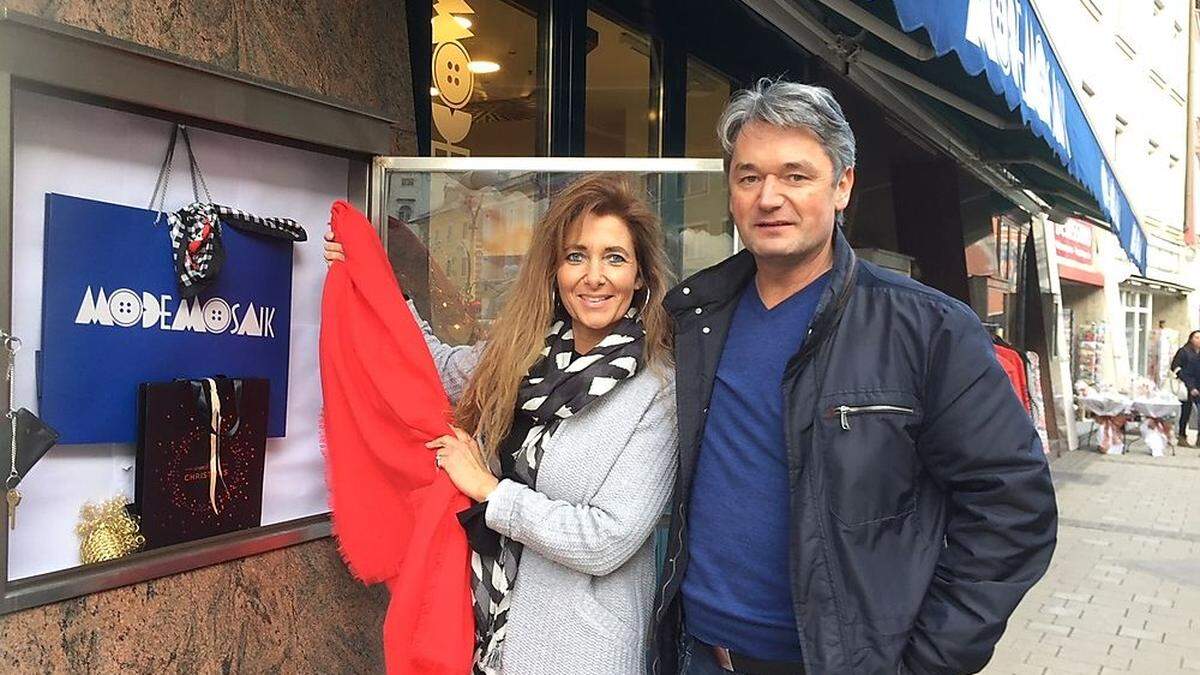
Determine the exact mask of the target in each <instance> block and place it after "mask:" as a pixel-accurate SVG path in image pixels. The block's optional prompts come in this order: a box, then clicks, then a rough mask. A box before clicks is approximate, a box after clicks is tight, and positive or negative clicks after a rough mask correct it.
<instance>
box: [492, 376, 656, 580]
mask: <svg viewBox="0 0 1200 675" xmlns="http://www.w3.org/2000/svg"><path fill="white" fill-rule="evenodd" d="M674 400H675V395H674V387H665V388H664V389H663V390H662V391H660V392H659V394H658V395H657V396H656V397H655V400H654V402H653V403H652V404H651V406H650V408H648V409H647V411H646V412H645V414H644V415H643V416H642V418H641V420H640V421H639V422H638V424H637V427H636V428H635V429H634V431H633V435H632V436H630V438H629V442H628V443H627V444H626V446H625V448H624V450H622V451H621V453H620V455H618V457H617V460H616V462H615V463H614V464H613V466H612V468H611V469H610V470H609V472H608V475H607V476H606V477H605V479H604V482H603V484H601V486H600V489H599V490H598V491H597V492H596V495H595V497H593V498H592V499H591V500H590V501H589V502H588V503H586V504H574V503H571V502H567V501H562V500H554V499H550V498H549V497H547V496H546V495H544V494H542V493H540V492H537V491H536V490H533V489H531V488H529V487H527V486H525V485H521V484H520V483H515V482H513V481H510V480H502V481H500V485H499V486H498V487H497V488H496V489H495V490H494V491H493V492H492V494H491V496H489V497H488V501H487V524H488V527H490V528H492V529H494V530H496V531H497V532H499V533H500V534H503V535H505V536H507V537H509V538H511V539H513V540H516V541H519V542H521V543H522V544H524V545H525V546H528V547H529V548H530V549H533V550H535V551H537V552H538V553H539V554H541V555H542V556H544V557H546V558H548V559H550V560H553V561H554V562H557V563H559V564H561V565H564V566H566V567H569V568H571V569H573V570H575V571H578V572H582V573H584V574H591V575H593V576H603V575H605V574H609V573H611V572H613V571H615V570H617V569H618V568H620V567H621V565H623V564H624V563H625V562H626V561H628V560H629V559H630V558H631V557H632V556H633V554H634V553H636V552H637V550H638V549H639V548H641V546H642V544H643V543H644V542H645V541H646V539H647V538H648V537H649V536H650V533H651V532H652V531H653V529H654V526H655V524H656V523H657V522H658V520H659V517H660V516H661V515H662V513H663V510H664V508H665V507H666V504H667V500H668V498H669V497H670V495H671V489H672V486H673V482H674V481H673V479H674V475H675V467H676V462H677V458H678V449H677V447H676V442H675V439H676V430H675V428H676V425H675V404H674Z"/></svg>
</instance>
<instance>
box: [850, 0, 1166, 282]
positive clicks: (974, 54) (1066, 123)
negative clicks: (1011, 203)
mask: <svg viewBox="0 0 1200 675" xmlns="http://www.w3.org/2000/svg"><path fill="white" fill-rule="evenodd" d="M892 3H893V4H894V6H895V10H896V17H897V19H898V21H899V23H900V27H901V28H902V29H903V30H905V31H906V32H912V31H916V30H918V29H922V28H923V29H925V31H926V32H927V33H928V35H929V40H930V42H931V44H932V47H933V49H934V51H935V53H936V54H937V55H938V56H944V55H946V54H948V53H950V52H954V53H955V54H956V55H957V56H958V60H959V62H960V63H961V64H962V67H963V69H964V70H965V71H966V72H967V73H968V74H970V75H972V76H975V75H979V74H980V73H985V74H986V76H987V81H988V84H989V85H990V86H991V89H992V91H993V92H995V93H996V94H997V95H1000V96H1003V97H1004V100H1005V102H1006V103H1007V105H1008V108H1009V109H1010V110H1013V111H1017V110H1019V112H1020V115H1021V119H1022V121H1023V122H1024V123H1025V124H1026V125H1027V126H1028V127H1029V128H1030V130H1032V131H1033V133H1034V134H1035V135H1036V136H1037V137H1039V138H1040V139H1042V140H1043V141H1044V142H1045V143H1046V144H1047V145H1048V146H1049V148H1050V150H1052V151H1053V153H1054V155H1055V157H1056V158H1057V159H1058V161H1059V162H1060V163H1061V164H1062V166H1063V167H1064V168H1065V169H1066V171H1067V172H1068V173H1069V174H1070V175H1071V176H1072V177H1074V178H1075V179H1076V180H1077V181H1079V183H1080V184H1081V185H1082V186H1083V188H1085V189H1086V190H1087V191H1088V192H1089V193H1091V195H1092V197H1094V198H1095V200H1096V202H1097V204H1098V205H1099V207H1100V211H1101V212H1102V213H1103V215H1104V216H1105V219H1106V220H1108V222H1109V223H1111V224H1112V229H1113V231H1114V232H1115V233H1116V235H1117V238H1118V239H1119V240H1120V242H1121V247H1122V248H1124V249H1125V252H1126V253H1127V254H1128V255H1129V259H1130V260H1131V261H1133V263H1134V265H1136V266H1137V268H1138V270H1139V271H1140V272H1141V273H1142V274H1145V273H1146V237H1145V234H1144V232H1143V230H1142V226H1141V225H1140V224H1139V223H1138V221H1137V217H1136V216H1135V215H1134V213H1133V209H1132V208H1131V206H1130V204H1129V199H1128V198H1126V196H1125V192H1124V190H1122V189H1121V186H1120V184H1118V183H1117V180H1116V178H1115V177H1114V174H1113V170H1112V165H1111V164H1109V162H1108V159H1107V158H1106V157H1105V156H1104V150H1103V149H1102V148H1101V146H1100V142H1099V141H1098V140H1097V139H1096V134H1095V132H1093V130H1092V127H1091V124H1090V123H1089V122H1088V120H1087V117H1086V116H1084V113H1083V108H1082V107H1081V106H1080V104H1079V99H1078V98H1076V96H1075V92H1074V91H1073V90H1072V89H1071V87H1070V85H1069V84H1068V81H1067V78H1066V75H1065V74H1064V73H1063V69H1062V66H1061V65H1060V64H1059V62H1058V57H1057V56H1056V55H1055V54H1054V50H1053V49H1052V48H1051V46H1050V41H1049V39H1047V37H1046V32H1045V29H1044V28H1043V27H1042V23H1041V21H1040V20H1039V19H1038V16H1037V13H1036V12H1035V11H1034V9H1033V8H1032V7H1031V6H1030V4H1029V0H1001V1H996V0H962V1H960V2H945V1H943V0H892ZM868 4H879V3H878V0H872V1H871V2H869V3H868Z"/></svg>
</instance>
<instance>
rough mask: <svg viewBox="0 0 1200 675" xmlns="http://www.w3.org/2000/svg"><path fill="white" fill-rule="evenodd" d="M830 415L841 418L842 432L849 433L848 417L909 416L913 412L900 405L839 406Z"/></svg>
mask: <svg viewBox="0 0 1200 675" xmlns="http://www.w3.org/2000/svg"><path fill="white" fill-rule="evenodd" d="M830 412H831V413H832V414H834V415H837V416H838V417H840V418H841V422H842V430H843V431H850V416H851V415H859V414H862V413H900V414H905V415H911V414H913V413H914V412H915V410H913V409H912V408H906V407H904V406H902V405H882V404H880V405H839V406H838V407H836V408H834V409H833V410H832V411H830Z"/></svg>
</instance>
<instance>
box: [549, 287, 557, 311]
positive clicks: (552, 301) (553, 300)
mask: <svg viewBox="0 0 1200 675" xmlns="http://www.w3.org/2000/svg"><path fill="white" fill-rule="evenodd" d="M556 309H558V291H556V290H555V288H554V285H553V284H551V285H550V313H551V314H553V313H554V310H556Z"/></svg>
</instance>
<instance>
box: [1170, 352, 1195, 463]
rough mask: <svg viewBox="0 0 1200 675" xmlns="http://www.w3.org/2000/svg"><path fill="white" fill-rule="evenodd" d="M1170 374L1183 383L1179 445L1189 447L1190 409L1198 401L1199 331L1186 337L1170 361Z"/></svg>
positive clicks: (1180, 404) (1180, 401) (1180, 403)
mask: <svg viewBox="0 0 1200 675" xmlns="http://www.w3.org/2000/svg"><path fill="white" fill-rule="evenodd" d="M1171 372H1172V373H1173V374H1174V375H1175V377H1177V378H1179V379H1180V381H1182V382H1183V386H1184V389H1185V390H1186V391H1185V392H1184V395H1185V396H1186V398H1182V399H1180V400H1179V445H1186V446H1190V445H1191V443H1188V438H1187V425H1188V420H1189V419H1190V418H1191V416H1192V407H1194V406H1195V405H1196V403H1197V401H1200V330H1194V331H1192V332H1191V334H1190V335H1188V341H1187V343H1186V344H1184V345H1183V346H1182V347H1180V348H1179V351H1177V352H1175V358H1173V359H1171Z"/></svg>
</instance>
